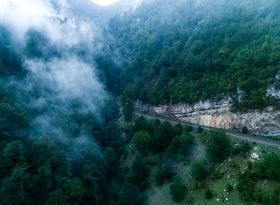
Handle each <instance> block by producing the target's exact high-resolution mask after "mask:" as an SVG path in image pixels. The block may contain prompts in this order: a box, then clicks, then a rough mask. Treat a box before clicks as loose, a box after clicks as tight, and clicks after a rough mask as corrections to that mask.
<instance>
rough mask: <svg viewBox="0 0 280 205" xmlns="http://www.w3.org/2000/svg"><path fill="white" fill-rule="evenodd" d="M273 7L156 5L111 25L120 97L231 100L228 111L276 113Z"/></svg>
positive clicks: (176, 0)
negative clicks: (120, 65) (122, 91)
mask: <svg viewBox="0 0 280 205" xmlns="http://www.w3.org/2000/svg"><path fill="white" fill-rule="evenodd" d="M279 9H280V3H279V1H277V0H269V1H267V0H254V1H251V0H232V1H226V0H218V1H207V0H204V1H198V0H164V1H162V0H155V1H152V2H149V3H146V4H145V3H144V4H143V5H142V6H140V7H138V8H137V9H136V10H135V11H134V12H127V13H126V14H124V15H121V16H118V17H115V18H113V19H111V21H110V23H109V25H108V26H107V31H108V32H109V33H110V35H112V36H113V37H114V41H113V42H112V44H111V47H110V48H111V50H112V51H114V53H116V50H117V54H118V55H119V57H120V59H121V61H122V63H123V67H124V70H123V74H122V78H121V81H122V82H123V81H124V82H126V84H125V86H124V87H125V94H124V95H130V94H128V93H134V94H133V95H134V96H135V99H139V100H141V101H143V102H145V103H149V104H154V105H158V104H167V103H172V104H174V103H177V102H186V103H196V102H198V101H199V100H206V99H213V100H219V99H222V98H224V97H229V96H230V97H232V99H233V109H235V110H241V111H246V110H248V109H261V108H264V107H266V106H268V105H277V101H276V100H275V98H272V97H269V96H268V95H267V89H268V87H269V86H270V85H271V84H273V85H275V84H276V87H277V86H278V84H277V82H275V76H276V74H277V73H278V71H279V61H280V38H279V34H280V26H279V22H280V15H279V12H278V11H279Z"/></svg>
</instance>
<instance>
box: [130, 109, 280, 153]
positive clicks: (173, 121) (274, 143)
mask: <svg viewBox="0 0 280 205" xmlns="http://www.w3.org/2000/svg"><path fill="white" fill-rule="evenodd" d="M135 115H136V116H143V117H145V118H147V119H157V120H160V121H168V122H170V123H171V124H173V125H175V124H178V123H185V124H189V125H191V126H193V127H202V128H203V129H205V130H209V131H217V130H219V129H216V128H211V127H206V126H200V125H196V124H191V123H188V122H185V121H181V120H178V119H170V118H169V117H166V116H161V115H152V114H149V113H140V112H136V113H135ZM225 133H226V134H227V135H228V136H230V137H233V138H237V139H240V140H244V141H249V142H253V143H256V144H260V145H265V146H270V147H279V148H280V141H276V140H272V139H269V138H266V137H261V136H255V135H250V134H242V133H239V132H236V131H233V130H225Z"/></svg>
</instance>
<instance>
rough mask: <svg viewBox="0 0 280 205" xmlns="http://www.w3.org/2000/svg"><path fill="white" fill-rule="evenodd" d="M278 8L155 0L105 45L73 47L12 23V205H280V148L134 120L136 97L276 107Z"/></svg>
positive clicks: (3, 132)
mask: <svg viewBox="0 0 280 205" xmlns="http://www.w3.org/2000/svg"><path fill="white" fill-rule="evenodd" d="M0 5H1V3H0ZM3 5H4V4H3ZM279 10H280V2H278V1H277V0H243V1H241V0H232V1H226V0H218V1H210V0H202V1H200V0H152V1H144V3H143V4H142V5H141V6H139V7H137V8H135V9H133V10H128V11H126V12H125V13H122V14H121V15H117V16H115V17H113V18H111V19H110V20H109V21H108V23H107V24H105V25H103V26H104V27H103V28H102V29H103V30H102V32H103V33H102V35H104V36H102V38H104V39H102V40H100V39H98V40H97V42H92V41H86V42H82V43H78V44H74V43H73V42H72V41H74V42H76V40H77V39H75V38H71V43H73V44H71V43H70V44H69V45H70V46H69V45H68V44H66V43H65V42H59V43H57V42H55V41H54V40H53V39H51V38H50V36H48V32H47V31H46V32H41V31H37V30H36V29H35V28H29V29H28V30H27V31H26V32H25V34H24V37H23V39H24V40H22V39H20V40H19V39H18V38H17V37H18V36H15V34H14V33H13V32H14V30H13V29H11V28H10V27H9V25H8V26H7V25H6V24H5V25H1V21H0V204H1V205H78V204H83V205H87V204H88V205H107V204H108V205H124V204H128V205H143V204H149V205H158V204H162V205H164V204H166V205H172V204H209V205H215V204H217V203H218V202H219V203H224V204H245V205H256V204H260V205H261V204H263V205H278V204H280V198H279V193H280V186H279V184H280V183H279V180H280V152H279V150H277V149H273V148H268V147H263V146H258V145H256V144H252V143H248V142H243V141H239V140H233V139H231V138H229V136H227V135H226V134H225V133H224V132H223V131H217V132H212V131H205V130H203V128H201V127H198V128H194V127H192V126H190V125H186V124H176V125H175V124H170V123H169V122H166V121H165V122H162V121H159V120H147V119H145V118H144V117H135V116H134V115H133V104H134V101H135V100H141V101H143V102H145V103H149V104H153V105H157V104H167V103H177V102H187V103H195V102H197V101H199V100H206V99H213V100H219V99H223V98H226V97H229V96H230V97H232V99H233V109H234V110H239V111H247V110H248V109H262V108H264V107H266V106H269V105H273V106H277V104H278V102H277V100H276V99H273V98H271V97H269V96H267V95H266V92H267V87H268V86H269V85H270V84H274V83H275V84H276V82H275V76H276V75H277V74H278V72H279V69H280V67H279V65H280V64H279V63H280V37H279V35H280V25H279V22H280V14H279ZM0 17H1V15H0ZM0 20H1V19H0ZM19 20H20V19H19ZM83 20H84V19H83ZM67 21H70V20H68V19H67V18H65V19H60V18H58V19H56V18H51V21H50V22H49V23H50V24H52V23H53V22H55V23H57V22H58V24H56V26H57V27H54V28H60V27H59V26H61V27H67ZM70 22H71V21H70ZM71 23H73V22H71ZM83 23H84V22H83ZM58 25H59V26H58ZM71 26H72V25H71ZM51 28H53V27H51ZM63 31H64V30H63ZM67 31H68V32H70V31H69V30H67ZM77 32H78V31H77V30H75V31H74V33H77ZM55 34H57V33H55ZM70 34H71V35H74V34H73V33H71V32H70ZM71 35H70V36H71ZM74 36H75V35H74ZM63 37H64V38H65V39H67V37H68V34H67V33H66V32H65V33H63ZM98 37H99V36H98ZM81 38H82V37H81ZM65 39H63V40H65ZM86 39H87V38H86ZM60 40H61V39H60ZM68 40H69V39H68ZM54 42H55V43H54ZM64 43H65V44H64ZM91 44H92V45H91ZM100 44H102V46H100ZM104 44H105V45H104ZM90 46H93V47H94V48H95V49H96V50H94V49H93V50H94V51H92V50H91V47H90ZM69 62H70V63H69ZM65 67H66V69H65ZM77 71H78V72H77ZM80 73H82V74H81V75H80ZM66 74H67V75H66ZM65 76H66V77H65ZM76 76H78V78H76ZM88 76H89V77H90V78H88ZM79 77H80V78H79ZM96 79H99V80H96ZM59 81H62V83H61V84H60V83H59ZM92 81H93V82H92ZM99 81H100V82H102V83H99ZM276 85H277V84H276ZM278 87H279V85H278ZM238 90H239V91H241V93H242V96H241V97H240V96H239V94H240V92H239V91H238ZM238 93H239V94H238ZM73 96H74V97H73ZM120 105H122V106H123V107H122V108H121V106H120ZM121 111H123V112H121Z"/></svg>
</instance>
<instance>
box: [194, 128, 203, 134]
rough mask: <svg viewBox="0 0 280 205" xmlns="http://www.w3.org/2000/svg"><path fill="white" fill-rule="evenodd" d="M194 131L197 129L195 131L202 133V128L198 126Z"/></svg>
mask: <svg viewBox="0 0 280 205" xmlns="http://www.w3.org/2000/svg"><path fill="white" fill-rule="evenodd" d="M196 131H197V133H199V134H201V133H203V131H204V130H203V128H202V127H198V128H197V130H196Z"/></svg>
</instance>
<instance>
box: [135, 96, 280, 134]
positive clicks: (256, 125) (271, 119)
mask: <svg viewBox="0 0 280 205" xmlns="http://www.w3.org/2000/svg"><path fill="white" fill-rule="evenodd" d="M135 108H136V110H137V111H139V112H144V113H145V112H146V113H150V114H157V115H162V116H168V117H172V118H177V119H179V120H181V121H185V122H189V123H193V124H198V125H202V126H208V127H215V128H222V129H241V128H242V127H247V128H248V129H249V130H250V132H251V133H254V134H257V135H265V136H280V110H275V109H274V108H272V107H269V108H266V109H264V110H263V111H251V112H248V113H233V112H231V100H230V99H228V100H223V101H219V102H214V101H210V100H209V101H203V102H202V101H200V102H198V103H196V104H194V105H189V104H184V103H180V104H176V105H162V106H150V105H145V104H143V103H141V102H137V103H136V104H135Z"/></svg>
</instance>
